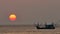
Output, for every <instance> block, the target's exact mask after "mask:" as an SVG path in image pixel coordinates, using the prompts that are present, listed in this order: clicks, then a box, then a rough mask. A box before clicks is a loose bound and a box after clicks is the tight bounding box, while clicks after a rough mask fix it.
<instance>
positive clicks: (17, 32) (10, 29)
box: [0, 25, 60, 34]
mask: <svg viewBox="0 0 60 34" xmlns="http://www.w3.org/2000/svg"><path fill="white" fill-rule="evenodd" d="M0 34H60V27H56V28H55V29H36V27H35V26H33V25H18V26H17V25H12V26H10V25H9V26H7V25H4V26H0Z"/></svg>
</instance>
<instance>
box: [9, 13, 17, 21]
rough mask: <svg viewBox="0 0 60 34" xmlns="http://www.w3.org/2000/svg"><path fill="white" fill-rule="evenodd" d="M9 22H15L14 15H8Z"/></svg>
mask: <svg viewBox="0 0 60 34" xmlns="http://www.w3.org/2000/svg"><path fill="white" fill-rule="evenodd" d="M9 20H11V21H15V20H16V15H15V14H13V13H12V14H10V15H9Z"/></svg>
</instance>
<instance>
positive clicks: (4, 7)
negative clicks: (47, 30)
mask: <svg viewBox="0 0 60 34" xmlns="http://www.w3.org/2000/svg"><path fill="white" fill-rule="evenodd" d="M10 13H15V14H16V16H17V20H16V21H13V22H12V21H9V19H8V16H9V14H10ZM37 20H39V21H40V22H42V23H43V22H46V21H47V22H51V21H57V20H60V0H0V24H1V25H4V24H5V25H9V24H10V25H13V24H16V25H17V24H33V23H34V22H36V21H37Z"/></svg>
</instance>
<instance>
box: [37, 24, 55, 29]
mask: <svg viewBox="0 0 60 34" xmlns="http://www.w3.org/2000/svg"><path fill="white" fill-rule="evenodd" d="M44 26H45V27H40V26H39V24H37V25H36V28H37V29H55V26H54V24H45V25H44Z"/></svg>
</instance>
